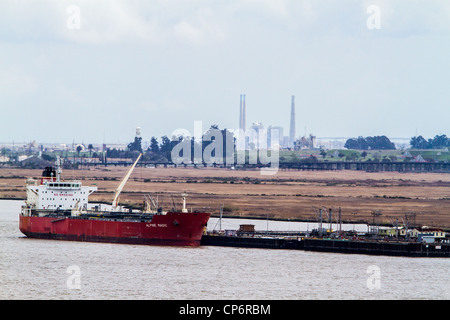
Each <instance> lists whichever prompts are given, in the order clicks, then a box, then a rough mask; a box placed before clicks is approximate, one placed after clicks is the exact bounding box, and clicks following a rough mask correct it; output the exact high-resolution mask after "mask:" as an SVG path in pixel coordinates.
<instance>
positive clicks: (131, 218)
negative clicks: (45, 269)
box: [19, 156, 210, 246]
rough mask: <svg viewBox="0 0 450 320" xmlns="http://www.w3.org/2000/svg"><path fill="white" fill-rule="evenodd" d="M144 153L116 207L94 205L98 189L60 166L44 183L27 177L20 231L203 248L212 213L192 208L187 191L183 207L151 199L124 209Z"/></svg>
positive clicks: (53, 236)
mask: <svg viewBox="0 0 450 320" xmlns="http://www.w3.org/2000/svg"><path fill="white" fill-rule="evenodd" d="M139 158H140V156H139V157H138V159H137V160H136V162H135V163H134V164H133V166H132V167H131V169H130V170H129V171H128V173H127V175H126V176H125V178H124V179H123V180H122V182H121V183H120V185H119V187H118V188H117V190H116V192H115V197H114V200H113V202H112V205H111V209H110V210H109V209H108V210H102V209H101V207H102V206H105V205H101V204H97V205H92V204H89V203H88V196H89V195H90V194H91V193H93V192H95V191H96V190H97V187H95V186H93V187H86V186H82V185H81V181H75V180H72V181H63V180H61V179H60V174H61V161H60V159H59V158H58V159H57V161H56V166H57V170H55V169H54V168H53V167H47V168H46V169H45V170H44V172H43V174H42V178H41V180H40V183H39V184H38V183H37V181H36V180H32V179H29V180H27V200H26V201H25V205H24V206H22V211H21V213H20V219H19V228H20V231H21V232H22V233H23V234H25V235H26V236H27V237H30V238H41V239H57V240H73V241H94V242H112V243H129V244H148V245H173V246H198V245H200V240H201V238H202V235H203V233H204V230H205V227H206V224H207V222H208V220H209V217H210V213H205V212H195V211H194V212H192V211H191V212H189V211H188V210H187V209H186V196H187V195H186V194H183V195H182V196H183V208H182V210H180V211H177V210H173V211H169V212H164V211H163V210H162V208H159V207H157V203H156V202H155V201H154V200H153V199H152V198H151V197H146V205H145V209H143V210H132V209H128V210H124V209H123V208H122V207H121V206H119V205H118V199H119V195H120V192H121V191H122V189H123V187H124V185H125V183H126V181H127V180H128V178H129V176H130V175H131V172H132V171H133V169H134V167H135V166H136V164H137V162H138V161H139Z"/></svg>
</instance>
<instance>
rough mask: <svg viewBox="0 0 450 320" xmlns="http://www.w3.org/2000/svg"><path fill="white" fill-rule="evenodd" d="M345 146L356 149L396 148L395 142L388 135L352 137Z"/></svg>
mask: <svg viewBox="0 0 450 320" xmlns="http://www.w3.org/2000/svg"><path fill="white" fill-rule="evenodd" d="M344 148H347V149H355V150H395V144H394V143H392V142H391V140H389V138H388V137H386V136H375V137H366V138H364V137H361V136H360V137H358V138H356V139H355V138H351V139H348V140H347V141H346V142H345V145H344Z"/></svg>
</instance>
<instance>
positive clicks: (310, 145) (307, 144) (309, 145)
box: [294, 134, 316, 150]
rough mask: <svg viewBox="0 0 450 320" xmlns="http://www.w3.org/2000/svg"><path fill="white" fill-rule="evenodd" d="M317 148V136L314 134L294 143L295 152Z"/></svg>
mask: <svg viewBox="0 0 450 320" xmlns="http://www.w3.org/2000/svg"><path fill="white" fill-rule="evenodd" d="M315 148H316V136H313V135H312V134H310V135H309V137H301V138H300V139H297V140H295V142H294V150H301V149H315Z"/></svg>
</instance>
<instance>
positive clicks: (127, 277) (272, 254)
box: [0, 200, 450, 300]
mask: <svg viewBox="0 0 450 320" xmlns="http://www.w3.org/2000/svg"><path fill="white" fill-rule="evenodd" d="M21 204H22V203H21V202H20V201H6V200H3V201H2V200H0V299H182V300H184V299H213V300H215V299H252V300H258V299H282V300H284V299H286V300H287V299H289V300H291V299H449V298H450V289H449V288H450V279H449V275H450V273H449V270H450V260H449V259H445V258H442V259H441V258H403V257H380V256H368V255H346V254H334V253H315V252H304V251H294V250H292V251H290V250H267V249H248V248H222V247H198V248H187V247H181V248H180V247H159V246H138V245H123V244H105V243H84V242H69V241H55V240H37V239H28V238H25V237H24V236H23V235H22V234H21V233H20V231H19V229H18V213H19V211H20V206H21ZM373 270H378V272H379V273H378V272H373ZM368 271H369V273H367V272H368Z"/></svg>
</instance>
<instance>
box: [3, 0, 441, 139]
mask: <svg viewBox="0 0 450 320" xmlns="http://www.w3.org/2000/svg"><path fill="white" fill-rule="evenodd" d="M240 94H246V103H247V127H248V126H249V125H251V123H252V122H256V121H258V122H262V123H263V124H264V125H266V126H267V125H280V126H283V127H284V128H285V135H287V134H288V132H289V115H290V101H291V95H295V97H296V112H297V117H296V126H297V135H303V134H304V133H305V132H306V133H307V134H309V133H312V134H314V135H316V136H318V137H330V136H334V137H357V136H359V135H362V136H369V135H370V136H372V135H387V136H388V137H407V138H408V137H411V136H414V135H415V134H416V133H417V134H419V135H423V136H425V137H426V138H430V137H433V136H435V135H436V134H447V135H450V132H449V124H450V1H447V0H441V1H437V0H435V1H433V0H423V1H414V0H404V1H402V0H396V1H378V0H372V1H361V0H359V1H358V0H355V1H350V0H340V1H334V0H328V1H325V0H314V1H312V0H311V1H309V0H210V1H206V0H159V1H156V0H142V1H138V0H135V1H130V0H123V1H118V0H96V1H92V0H85V1H78V0H71V1H61V0H53V1H50V0H49V1H31V0H26V1H19V0H11V1H8V0H2V1H0V110H1V121H0V142H11V141H13V140H14V141H23V142H27V141H32V140H36V141H38V142H58V143H72V141H75V142H84V143H102V142H104V141H105V142H110V143H115V142H129V141H131V140H132V139H133V137H134V135H135V128H136V127H138V126H139V127H141V128H142V137H143V139H144V140H150V137H151V136H156V137H161V136H162V135H169V136H170V134H171V133H172V132H173V131H174V130H175V129H180V128H183V129H187V130H189V131H191V132H193V126H194V121H195V120H201V121H203V125H204V129H205V130H206V129H207V128H208V127H209V126H210V125H211V124H218V125H219V127H220V128H230V129H236V128H237V127H238V125H239V122H238V121H239V98H240ZM159 141H160V139H159Z"/></svg>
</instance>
